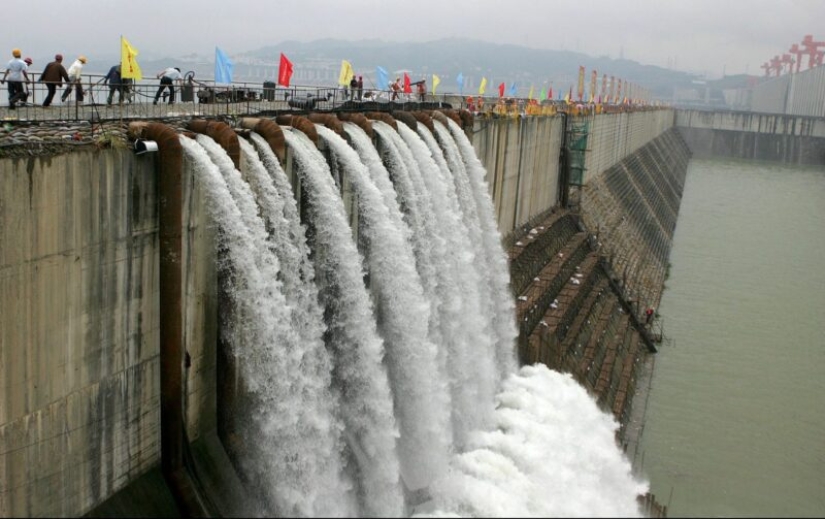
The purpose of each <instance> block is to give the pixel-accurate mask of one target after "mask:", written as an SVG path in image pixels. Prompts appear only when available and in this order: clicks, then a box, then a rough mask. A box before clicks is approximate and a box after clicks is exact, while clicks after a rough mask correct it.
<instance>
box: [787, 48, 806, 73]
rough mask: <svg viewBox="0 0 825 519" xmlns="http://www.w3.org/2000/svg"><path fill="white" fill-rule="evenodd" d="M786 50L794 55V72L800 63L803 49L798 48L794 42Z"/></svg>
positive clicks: (797, 70) (803, 52)
mask: <svg viewBox="0 0 825 519" xmlns="http://www.w3.org/2000/svg"><path fill="white" fill-rule="evenodd" d="M788 52H790V53H791V54H793V55H795V56H796V72H799V65H801V64H802V55H803V54H805V51H804V50H802V49H800V48H799V44H798V43H794V44H793V45H791V50H789V51H788Z"/></svg>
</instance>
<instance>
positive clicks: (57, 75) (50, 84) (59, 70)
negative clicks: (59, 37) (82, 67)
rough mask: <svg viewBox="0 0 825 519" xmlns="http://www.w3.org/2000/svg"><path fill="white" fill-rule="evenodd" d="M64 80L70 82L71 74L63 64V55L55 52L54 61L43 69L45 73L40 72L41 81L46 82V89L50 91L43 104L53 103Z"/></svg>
mask: <svg viewBox="0 0 825 519" xmlns="http://www.w3.org/2000/svg"><path fill="white" fill-rule="evenodd" d="M64 81H65V82H66V83H68V82H69V74H68V73H67V72H66V68H65V67H64V66H63V55H62V54H55V55H54V61H52V62H51V63H49V64H47V65H46V68H44V69H43V73H42V74H40V82H41V83H46V90H47V91H48V94H46V99H44V100H43V106H50V105H51V104H52V99H54V94H55V93H56V92H57V89H58V88H60V87H62V86H63V82H64Z"/></svg>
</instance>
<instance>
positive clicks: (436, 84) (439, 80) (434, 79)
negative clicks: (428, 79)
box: [433, 74, 441, 95]
mask: <svg viewBox="0 0 825 519" xmlns="http://www.w3.org/2000/svg"><path fill="white" fill-rule="evenodd" d="M439 83H441V78H440V77H438V76H436V75H435V74H433V95H435V89H436V87H437V86H438V84H439Z"/></svg>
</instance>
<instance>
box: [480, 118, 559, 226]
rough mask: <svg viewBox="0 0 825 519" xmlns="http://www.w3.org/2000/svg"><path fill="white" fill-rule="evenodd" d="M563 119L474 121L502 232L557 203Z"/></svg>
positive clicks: (484, 119) (481, 119)
mask: <svg viewBox="0 0 825 519" xmlns="http://www.w3.org/2000/svg"><path fill="white" fill-rule="evenodd" d="M563 121H564V120H563V119H562V117H561V116H554V117H518V118H516V117H501V118H492V116H487V117H479V118H476V121H475V127H474V129H473V137H472V141H473V146H474V147H475V149H476V153H477V154H478V157H479V159H480V160H481V162H482V164H484V167H485V168H486V169H487V183H488V186H489V188H490V194H491V196H492V197H493V203H494V204H495V208H496V218H497V220H498V228H499V230H500V231H501V233H502V234H507V233H509V232H510V231H512V230H513V229H515V228H516V227H517V226H518V225H520V224H523V223H524V222H526V221H528V220H530V219H531V218H533V217H534V216H536V215H538V214H539V213H541V212H542V211H545V210H546V209H547V208H549V207H552V206H554V205H555V204H556V201H557V199H558V195H559V193H558V190H559V150H560V148H561V142H562V135H563V131H564V130H563Z"/></svg>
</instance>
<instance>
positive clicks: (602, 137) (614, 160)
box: [584, 110, 673, 184]
mask: <svg viewBox="0 0 825 519" xmlns="http://www.w3.org/2000/svg"><path fill="white" fill-rule="evenodd" d="M672 126H673V111H672V110H651V111H643V112H621V113H615V114H599V115H592V116H590V128H589V129H590V134H589V136H588V139H587V152H586V153H585V168H586V171H585V174H584V183H585V184H587V183H588V181H589V180H590V179H591V178H593V177H594V176H596V175H600V174H601V173H602V172H604V171H607V170H608V169H610V168H612V167H613V166H615V165H616V164H618V163H619V162H621V161H622V160H624V159H625V158H627V157H628V156H629V155H630V154H631V153H633V152H634V151H636V150H638V149H639V148H641V147H642V146H644V145H645V144H647V143H649V142H650V141H652V140H653V139H655V138H656V137H658V136H659V135H661V134H662V133H664V132H665V131H666V130H667V129H669V128H671V127H672Z"/></svg>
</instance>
